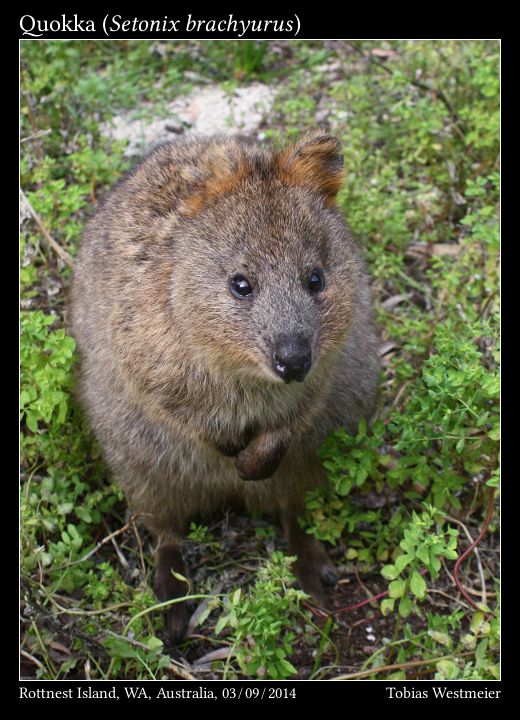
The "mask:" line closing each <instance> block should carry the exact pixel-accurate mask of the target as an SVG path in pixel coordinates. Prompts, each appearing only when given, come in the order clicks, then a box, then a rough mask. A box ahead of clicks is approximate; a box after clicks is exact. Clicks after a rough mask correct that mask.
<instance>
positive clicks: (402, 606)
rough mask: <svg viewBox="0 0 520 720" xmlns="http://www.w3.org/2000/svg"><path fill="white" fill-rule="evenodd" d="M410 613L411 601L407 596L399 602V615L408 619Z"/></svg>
mask: <svg viewBox="0 0 520 720" xmlns="http://www.w3.org/2000/svg"><path fill="white" fill-rule="evenodd" d="M411 612H412V601H411V600H410V598H409V597H408V595H404V596H403V597H402V598H401V600H400V602H399V615H400V616H401V617H404V618H405V617H408V615H409V614H410V613H411Z"/></svg>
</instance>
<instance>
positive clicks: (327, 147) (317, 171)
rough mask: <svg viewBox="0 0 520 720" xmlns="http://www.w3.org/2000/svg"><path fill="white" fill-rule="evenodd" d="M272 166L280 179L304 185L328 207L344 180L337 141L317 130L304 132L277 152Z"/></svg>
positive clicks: (339, 145) (341, 157)
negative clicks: (320, 196) (300, 136)
mask: <svg viewBox="0 0 520 720" xmlns="http://www.w3.org/2000/svg"><path fill="white" fill-rule="evenodd" d="M276 169H277V172H278V174H279V176H280V178H281V179H282V181H283V182H285V183H287V184H289V185H301V186H303V187H308V188H309V189H311V190H314V191H315V192H317V193H319V194H320V195H323V196H324V198H325V203H326V204H327V205H328V206H332V205H333V204H334V200H335V197H336V195H337V193H338V190H339V189H340V187H341V185H342V183H343V179H344V172H343V155H342V153H341V143H340V141H339V140H338V139H337V138H335V137H333V136H332V135H323V134H320V133H319V132H316V133H312V134H309V135H306V136H304V137H303V138H302V139H301V140H299V141H298V142H297V143H295V144H294V145H291V146H290V147H289V148H287V149H286V150H283V151H282V152H281V153H280V154H279V155H278V158H277V162H276Z"/></svg>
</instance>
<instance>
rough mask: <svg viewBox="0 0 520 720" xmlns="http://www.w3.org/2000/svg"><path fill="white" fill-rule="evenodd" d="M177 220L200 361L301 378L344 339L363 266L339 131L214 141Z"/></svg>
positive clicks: (178, 274)
mask: <svg viewBox="0 0 520 720" xmlns="http://www.w3.org/2000/svg"><path fill="white" fill-rule="evenodd" d="M197 177H198V181H197V182H196V183H195V186H194V188H193V190H192V192H190V193H189V194H188V196H187V198H186V199H185V201H184V203H183V205H182V208H181V213H182V217H183V219H182V221H181V222H180V223H179V225H178V226H177V230H176V233H177V236H178V237H177V251H176V270H175V273H174V276H173V277H172V284H171V308H172V312H173V313H175V316H176V317H177V320H178V321H179V322H180V323H182V326H183V332H184V334H185V338H186V345H187V347H188V348H189V350H190V351H192V352H193V355H194V362H196V357H197V356H201V357H204V358H205V359H206V361H207V362H208V363H210V364H211V363H215V364H216V365H217V366H218V367H219V368H220V369H227V370H229V371H230V372H234V373H239V374H246V375H255V376H257V377H263V378H264V379H266V380H268V381H271V382H279V383H281V382H286V383H288V382H291V381H296V382H303V381H304V380H305V379H306V378H307V377H311V376H312V374H313V372H314V370H315V369H316V368H317V367H318V366H319V365H320V363H321V364H323V363H324V359H325V358H326V357H327V356H329V357H330V356H333V355H335V351H337V350H338V349H339V348H340V347H341V346H342V344H343V342H344V340H345V337H346V335H347V333H348V328H349V325H350V323H351V321H352V318H353V313H354V312H355V305H356V295H357V285H358V283H359V280H360V277H359V276H360V267H359V260H358V255H357V252H356V251H355V249H354V247H353V241H352V238H351V237H350V235H349V233H348V230H347V228H346V226H345V223H344V221H343V219H342V217H341V214H340V212H339V211H338V210H337V208H336V207H335V196H336V194H337V192H338V190H339V189H340V186H341V183H342V180H343V156H342V153H341V145H340V143H339V141H338V140H337V139H336V138H334V137H332V136H330V135H325V134H320V133H313V134H311V135H307V136H305V137H303V138H302V139H301V140H300V141H299V142H297V143H295V144H294V145H292V146H290V147H288V148H286V149H285V150H282V151H273V150H267V149H265V148H261V147H259V146H258V145H256V144H254V143H251V142H250V141H247V140H245V139H241V138H231V139H227V140H226V141H222V139H220V140H219V141H215V142H214V143H212V144H210V145H208V147H207V148H206V150H205V151H204V153H203V154H202V156H201V157H200V160H199V163H198V166H197Z"/></svg>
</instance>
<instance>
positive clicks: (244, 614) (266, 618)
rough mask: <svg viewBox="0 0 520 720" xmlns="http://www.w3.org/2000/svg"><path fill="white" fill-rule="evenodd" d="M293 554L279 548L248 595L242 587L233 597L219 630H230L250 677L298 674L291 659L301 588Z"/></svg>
mask: <svg viewBox="0 0 520 720" xmlns="http://www.w3.org/2000/svg"><path fill="white" fill-rule="evenodd" d="M294 559H295V558H293V557H286V556H284V555H283V554H282V553H280V552H274V553H273V554H272V556H271V559H270V560H269V561H268V562H267V563H265V565H264V566H263V567H261V568H260V569H259V571H258V580H257V581H256V583H255V584H254V586H253V587H252V588H250V589H249V592H248V593H247V595H244V594H243V593H242V590H241V589H238V590H235V591H234V592H233V593H231V594H230V595H229V596H228V599H227V603H226V605H225V609H224V612H223V613H222V615H221V616H220V618H219V620H218V622H217V625H216V628H215V632H216V634H217V635H218V634H219V633H220V632H222V630H224V628H226V627H228V628H230V636H229V637H230V639H231V641H232V643H233V650H232V657H233V658H235V659H236V661H237V663H238V666H239V667H240V670H241V671H242V673H243V674H244V676H245V677H258V678H264V677H266V678H272V679H273V680H284V679H285V678H287V677H290V676H291V675H294V674H296V672H297V670H296V668H295V667H294V665H292V664H291V662H290V661H289V659H288V658H289V657H290V656H291V654H292V652H293V643H294V640H295V638H296V635H295V633H294V629H293V626H294V623H295V622H296V621H297V620H300V619H301V618H302V612H303V611H302V610H301V608H300V604H301V601H302V600H303V599H304V598H305V597H306V595H305V593H303V592H302V591H301V590H296V589H295V588H294V587H291V585H292V583H294V576H293V574H292V571H291V563H292V562H293V561H294Z"/></svg>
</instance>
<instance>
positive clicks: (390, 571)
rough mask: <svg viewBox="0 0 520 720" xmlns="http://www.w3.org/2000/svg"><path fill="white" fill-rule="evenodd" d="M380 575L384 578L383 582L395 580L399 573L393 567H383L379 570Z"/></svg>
mask: <svg viewBox="0 0 520 720" xmlns="http://www.w3.org/2000/svg"><path fill="white" fill-rule="evenodd" d="M381 575H382V576H383V577H384V578H385V580H395V579H396V577H397V576H398V575H399V573H398V572H397V569H396V567H395V565H385V566H384V568H383V569H382V570H381Z"/></svg>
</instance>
